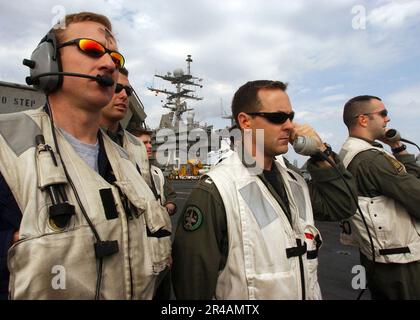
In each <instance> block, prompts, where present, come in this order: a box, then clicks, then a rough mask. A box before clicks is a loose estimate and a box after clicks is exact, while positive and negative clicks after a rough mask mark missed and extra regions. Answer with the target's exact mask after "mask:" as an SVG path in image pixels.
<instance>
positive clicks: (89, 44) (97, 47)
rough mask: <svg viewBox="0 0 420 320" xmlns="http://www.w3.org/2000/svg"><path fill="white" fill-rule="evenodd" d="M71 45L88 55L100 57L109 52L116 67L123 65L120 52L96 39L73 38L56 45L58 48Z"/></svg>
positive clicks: (122, 57)
mask: <svg viewBox="0 0 420 320" xmlns="http://www.w3.org/2000/svg"><path fill="white" fill-rule="evenodd" d="M71 45H77V46H78V48H79V49H80V50H81V51H82V52H83V53H86V54H87V55H88V56H91V57H96V58H100V57H102V56H103V55H104V54H105V53H109V55H110V56H111V58H112V61H114V63H115V65H116V66H117V68H122V67H124V63H125V59H124V56H123V55H122V54H121V53H119V52H117V51H112V50H109V49H108V48H105V47H104V46H103V45H102V44H100V43H99V42H98V41H96V40H92V39H86V38H79V39H74V40H70V41H67V42H64V43H63V44H61V45H60V46H59V47H58V49H60V48H62V47H66V46H71Z"/></svg>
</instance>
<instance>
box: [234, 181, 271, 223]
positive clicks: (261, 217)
mask: <svg viewBox="0 0 420 320" xmlns="http://www.w3.org/2000/svg"><path fill="white" fill-rule="evenodd" d="M239 193H240V194H241V196H242V198H243V199H244V200H245V202H246V204H247V205H248V207H249V209H250V210H251V212H252V214H253V215H254V217H255V219H256V220H257V223H258V225H259V226H260V229H262V228H264V227H265V226H267V225H269V224H270V223H271V222H273V221H274V220H275V219H276V218H277V215H276V213H275V212H276V211H275V209H274V208H273V206H272V205H271V204H270V203H269V202H268V201H267V199H266V197H265V196H264V195H263V193H262V192H261V189H260V188H259V187H258V185H257V183H256V182H251V183H250V184H248V185H246V186H245V187H243V188H241V189H240V190H239Z"/></svg>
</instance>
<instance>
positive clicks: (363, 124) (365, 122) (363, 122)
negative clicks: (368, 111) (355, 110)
mask: <svg viewBox="0 0 420 320" xmlns="http://www.w3.org/2000/svg"><path fill="white" fill-rule="evenodd" d="M368 120H369V116H367V115H363V114H362V115H360V116H359V117H358V118H357V123H358V124H359V126H360V127H362V128H366V127H367V125H368Z"/></svg>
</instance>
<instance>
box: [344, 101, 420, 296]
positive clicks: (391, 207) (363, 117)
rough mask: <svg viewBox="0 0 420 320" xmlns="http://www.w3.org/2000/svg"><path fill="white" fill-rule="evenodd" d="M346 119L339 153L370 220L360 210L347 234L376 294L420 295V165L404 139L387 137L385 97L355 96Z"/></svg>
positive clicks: (345, 111) (373, 293) (362, 207)
mask: <svg viewBox="0 0 420 320" xmlns="http://www.w3.org/2000/svg"><path fill="white" fill-rule="evenodd" d="M343 120H344V123H345V124H346V126H347V128H348V131H349V138H348V139H347V140H346V142H345V143H344V145H343V147H342V150H341V151H340V157H341V158H342V159H343V163H344V165H345V166H346V167H347V169H348V170H349V171H350V172H351V173H352V174H353V175H354V176H355V178H356V181H357V188H358V198H359V206H360V208H361V209H362V214H364V216H365V219H366V222H367V226H366V225H365V224H364V223H363V220H362V216H361V215H360V213H357V214H356V215H354V216H353V217H352V218H351V219H350V220H349V222H350V224H349V225H350V229H349V230H347V231H346V233H347V236H350V239H352V240H353V241H354V242H355V243H356V245H357V246H359V249H360V260H361V263H362V265H363V266H364V267H365V268H366V271H367V285H368V288H369V290H370V292H371V294H372V298H373V299H420V209H419V208H420V167H419V166H418V165H417V164H416V161H415V158H414V156H413V155H411V154H409V153H408V152H407V150H406V146H405V145H404V144H403V143H402V142H401V141H392V140H389V139H387V138H386V132H387V129H386V126H387V124H388V122H389V121H390V118H389V116H388V111H387V110H386V108H385V105H384V104H383V102H382V101H381V99H380V98H378V97H374V96H369V95H365V96H357V97H354V98H352V99H350V100H349V101H348V102H347V103H346V104H345V106H344V111H343ZM375 140H379V141H381V142H383V143H385V144H387V145H389V146H390V147H391V151H392V154H391V153H389V152H387V151H385V150H384V149H383V147H382V145H381V144H380V143H378V142H376V141H375ZM346 223H347V222H346ZM366 228H368V230H369V231H370V232H369V233H370V235H371V238H372V241H373V246H374V252H375V253H374V256H372V249H371V245H370V239H369V235H368V232H367V229H366Z"/></svg>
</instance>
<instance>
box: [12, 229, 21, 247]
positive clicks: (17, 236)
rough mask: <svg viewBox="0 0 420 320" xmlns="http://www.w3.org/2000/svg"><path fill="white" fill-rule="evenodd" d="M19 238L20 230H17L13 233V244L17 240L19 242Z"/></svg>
mask: <svg viewBox="0 0 420 320" xmlns="http://www.w3.org/2000/svg"><path fill="white" fill-rule="evenodd" d="M18 240H19V230H17V231H15V232H14V233H13V237H12V244H14V243H15V242H17V241H18Z"/></svg>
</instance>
